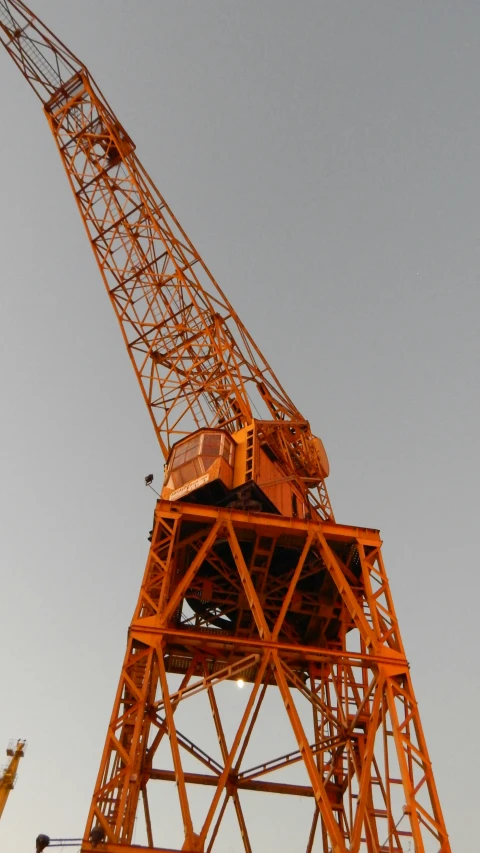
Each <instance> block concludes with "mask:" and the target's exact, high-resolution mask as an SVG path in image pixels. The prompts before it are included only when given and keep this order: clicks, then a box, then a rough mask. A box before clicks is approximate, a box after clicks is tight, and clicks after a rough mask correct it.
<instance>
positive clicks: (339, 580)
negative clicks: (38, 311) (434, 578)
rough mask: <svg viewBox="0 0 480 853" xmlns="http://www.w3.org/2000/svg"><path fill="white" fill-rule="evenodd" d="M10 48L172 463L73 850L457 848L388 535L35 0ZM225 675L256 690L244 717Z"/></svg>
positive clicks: (6, 9)
mask: <svg viewBox="0 0 480 853" xmlns="http://www.w3.org/2000/svg"><path fill="white" fill-rule="evenodd" d="M0 39H1V41H2V43H3V45H4V47H5V49H6V50H7V52H8V53H9V54H10V56H11V58H12V59H13V61H14V62H15V63H16V65H17V66H18V68H19V69H20V71H21V73H22V74H23V75H24V77H25V78H26V80H27V82H28V83H29V84H30V86H31V87H32V89H33V90H34V91H35V93H36V95H37V96H38V98H39V99H40V101H41V103H42V105H43V110H44V114H45V117H46V119H47V121H48V123H49V126H50V130H51V132H52V135H53V137H54V139H55V141H56V144H57V147H58V151H59V154H60V157H61V160H62V162H63V165H64V168H65V171H66V174H67V178H68V180H69V182H70V186H71V189H72V191H73V194H74V198H75V201H76V203H77V206H78V209H79V212H80V216H81V218H82V221H83V224H84V226H85V229H86V232H87V236H88V239H89V242H90V245H91V247H92V250H93V252H94V255H95V258H96V261H97V264H98V267H99V270H100V274H101V276H102V278H103V281H104V284H105V287H106V290H107V293H108V296H109V298H110V301H111V304H112V307H113V309H114V311H115V314H116V316H117V319H118V322H119V324H120V328H121V331H122V334H123V338H124V341H125V345H126V347H127V350H128V352H129V355H130V358H131V361H132V364H133V367H134V370H135V373H136V375H137V378H138V381H139V384H140V388H141V391H142V394H143V397H144V400H145V403H146V405H147V408H148V411H149V414H150V417H151V419H152V422H153V425H154V429H155V433H156V435H157V438H158V441H159V444H160V448H161V450H162V453H163V455H164V458H165V480H164V483H163V487H162V489H161V494H160V498H159V500H158V501H157V504H156V508H155V516H154V525H153V530H152V533H151V539H150V541H151V545H150V550H149V554H148V558H147V564H146V568H145V573H144V577H143V581H142V584H141V590H140V595H139V599H138V603H137V605H136V608H135V611H134V615H133V619H132V622H131V624H130V629H129V633H128V642H127V650H126V655H125V659H124V663H123V666H122V670H121V674H120V680H119V685H118V690H117V693H116V696H115V700H114V705H113V710H112V715H111V718H110V723H109V726H108V731H107V737H106V741H105V747H104V751H103V755H102V757H101V761H100V768H99V772H98V776H97V781H96V784H95V788H94V792H93V797H92V801H91V805H90V810H89V814H88V819H87V824H86V828H85V834H84V839H83V842H82V848H81V849H82V853H89V851H93V850H95V849H98V848H101V849H102V850H104V851H106V853H120V851H123V850H129V851H132V853H140V851H144V850H145V849H148V850H151V851H157V853H165V851H166V850H167V848H168V850H169V851H170V853H172V851H173V852H174V851H180V850H182V851H188V853H209V852H210V851H215V850H217V851H220V850H225V849H226V845H227V842H228V843H230V841H228V839H231V838H233V836H232V833H233V832H234V831H236V832H237V835H238V842H237V846H238V847H239V849H240V848H241V849H244V850H245V851H246V853H252V851H253V849H254V848H256V849H257V850H258V849H265V838H268V837H270V836H269V833H271V827H272V824H271V819H270V818H269V817H268V815H269V814H271V812H269V810H268V808H265V807H264V805H265V804H267V802H268V803H271V802H275V803H277V804H278V808H277V809H276V811H275V824H276V825H277V824H278V825H279V826H280V825H281V822H282V819H283V820H286V821H287V829H288V827H289V826H290V825H291V822H292V820H293V821H294V822H295V842H294V845H293V847H294V849H295V851H300V850H305V851H306V853H313V851H314V850H315V851H317V850H321V851H322V853H332V852H333V853H347V851H350V853H407V851H413V850H415V851H416V853H450V844H449V840H448V835H447V831H446V828H445V823H444V819H443V815H442V811H441V807H440V802H439V798H438V794H437V790H436V786H435V780H434V776H433V772H432V768H431V763H430V759H429V756H428V752H427V746H426V742H425V738H424V734H423V729H422V725H421V722H420V716H419V712H418V707H417V703H416V700H415V696H414V691H413V687H412V682H411V678H410V672H409V666H408V662H407V659H406V657H405V650H404V647H403V644H402V639H401V635H400V629H399V625H398V621H397V617H396V614H395V609H394V605H393V601H392V597H391V593H390V588H389V584H388V578H387V574H386V571H385V567H384V563H383V560H382V556H381V544H382V543H381V539H380V535H379V533H378V531H377V530H375V529H366V528H359V527H352V526H347V525H342V524H339V523H337V522H336V521H335V519H334V516H333V512H332V508H331V504H330V500H329V497H328V492H327V488H326V485H325V480H326V478H327V476H328V473H329V466H328V461H327V456H326V453H325V450H324V448H323V445H322V442H321V441H320V439H318V438H317V437H316V436H315V435H314V434H313V432H312V430H311V428H310V425H309V423H308V421H307V420H306V419H305V418H304V417H303V415H302V414H301V413H300V412H299V411H298V409H297V408H296V407H295V405H294V404H293V402H292V401H291V399H290V397H289V396H288V395H287V393H286V392H285V391H284V389H283V388H282V386H281V385H280V383H279V382H278V380H277V378H276V376H275V374H274V373H273V371H272V370H271V368H270V367H269V365H268V364H267V362H266V360H265V359H264V357H263V356H262V354H261V352H260V350H259V349H258V347H257V346H256V344H255V343H254V341H253V340H252V338H251V337H250V335H249V334H248V332H247V330H246V328H245V327H244V325H243V324H242V323H241V321H240V320H239V318H238V316H237V315H236V313H235V311H234V309H233V308H232V306H231V305H230V303H229V301H228V300H227V298H226V297H225V295H224V294H223V292H222V291H221V290H220V288H219V286H218V285H217V283H216V282H215V280H214V279H213V277H212V275H211V273H210V272H209V270H208V268H207V266H206V265H205V263H204V262H203V260H202V258H201V257H200V255H199V253H198V252H197V251H196V249H195V248H194V246H193V245H192V243H191V242H190V240H189V238H188V237H187V235H186V234H185V232H184V231H183V229H182V228H181V226H180V225H179V223H178V221H177V220H176V219H175V217H174V215H173V213H172V211H171V210H170V208H169V207H168V205H167V203H166V201H165V200H164V199H163V197H162V196H161V194H160V193H159V191H158V190H157V188H156V187H155V185H154V184H153V182H152V180H151V179H150V177H149V176H148V175H147V173H146V171H145V169H144V168H143V167H142V165H141V163H140V161H139V159H138V157H137V155H136V152H135V145H134V143H133V141H132V139H131V137H130V136H129V134H128V133H127V131H126V130H125V129H124V128H123V126H122V125H121V123H120V122H119V120H118V119H117V117H116V116H115V114H114V112H113V111H112V109H111V108H110V106H109V105H108V103H107V101H106V100H105V98H104V96H103V95H102V93H101V92H100V90H99V88H98V86H97V85H96V84H95V82H94V81H93V79H92V77H91V75H90V73H89V72H88V70H87V68H86V67H85V66H84V65H83V63H82V62H81V61H80V60H78V59H77V58H76V57H75V56H74V54H73V53H71V51H70V50H69V49H68V48H67V47H65V46H64V45H63V44H62V43H61V42H60V41H59V40H58V39H57V38H56V37H55V36H54V35H53V33H51V32H50V31H49V30H48V29H47V28H46V27H45V26H44V25H43V24H42V23H41V22H40V21H39V20H38V18H37V17H36V16H35V15H34V14H33V13H32V12H31V11H30V10H29V9H28V8H27V7H26V6H25V4H24V3H22V2H20V0H0ZM150 481H151V478H150V477H149V478H147V482H150ZM232 682H233V683H235V682H237V683H238V684H246V685H248V689H247V690H246V691H244V693H243V694H237V695H238V696H239V697H240V695H242V696H244V697H245V702H244V703H243V704H242V708H241V714H240V715H239V719H236V720H235V721H232V719H231V715H230V713H229V712H228V711H227V713H225V706H224V705H223V704H222V703H223V701H224V697H225V695H226V693H225V691H227V693H228V690H229V683H230V686H231V683H232ZM232 689H233V687H232ZM271 701H276V702H277V703H278V707H279V709H281V711H282V713H283V721H284V726H285V727H286V728H285V731H287V730H288V737H286V736H285V738H284V736H283V735H282V734H279V735H278V736H275V731H274V729H275V727H274V726H273V722H274V721H273V719H272V717H271V711H269V708H271V707H272V706H271V704H269V703H270V702H271ZM227 704H228V703H227ZM263 716H265V718H266V719H265V720H263V719H262V717H263ZM207 718H208V720H209V721H210V725H211V732H210V731H209V732H207V730H206V729H207V727H206V726H205V720H206V719H207ZM211 733H213V735H214V738H213V743H212V737H211ZM272 742H274V743H275V751H274V753H273V754H270V753H269V752H268V750H269V749H272ZM253 744H256V746H255V747H253V746H252V745H253ZM291 744H293V747H292V746H291ZM252 750H253V754H252ZM262 750H265V751H266V753H267V754H265V753H263V752H262ZM155 785H157V786H158V788H160V789H162V791H167V790H168V786H171V793H170V794H165V796H163V797H160V799H159V797H158V793H157V792H158V788H157V790H156V789H155ZM267 795H268V796H267ZM272 798H273V799H272ZM299 803H302V804H303V805H305V804H307V806H308V810H309V817H308V818H306V817H305V814H306V812H305V809H304V808H303V805H302V809H301V815H302V817H301V818H300V817H298V814H300V811H299V810H300V805H299ZM253 804H255V806H254V807H253ZM141 806H142V807H141ZM174 807H175V808H177V809H178V816H179V819H178V821H177V822H175V818H174ZM252 809H253V811H252ZM262 819H263V822H264V827H263V830H262V832H263V835H261V836H260V838H263V841H258V839H256V837H255V834H256V833H258V824H259V822H261V821H262ZM135 829H136V831H137V832H138V833H142V838H143V839H144V841H145V843H146V845H147V848H145V846H141V845H139V844H138V843H137V842H136V841H135V840H134V831H135ZM172 835H173V836H175V838H174V840H173V841H172V840H171V836H172ZM288 849H292V845H290V846H288Z"/></svg>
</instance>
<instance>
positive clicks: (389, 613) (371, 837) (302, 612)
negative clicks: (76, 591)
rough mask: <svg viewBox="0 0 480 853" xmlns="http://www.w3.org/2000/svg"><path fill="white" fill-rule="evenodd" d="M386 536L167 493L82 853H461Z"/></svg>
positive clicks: (160, 508)
mask: <svg viewBox="0 0 480 853" xmlns="http://www.w3.org/2000/svg"><path fill="white" fill-rule="evenodd" d="M380 546H381V540H380V537H379V534H378V532H377V531H375V530H369V529H364V528H355V527H348V526H342V525H339V524H334V523H329V522H320V521H316V520H299V519H295V518H285V517H283V516H279V515H272V514H265V513H248V512H243V511H241V510H231V509H220V508H218V507H205V506H198V505H193V504H186V503H185V504H183V503H176V504H173V505H172V504H170V503H169V502H167V501H159V502H158V504H157V508H156V511H155V524H154V529H153V533H152V541H151V548H150V552H149V556H148V560H147V566H146V570H145V575H144V579H143V583H142V587H141V591H140V596H139V600H138V604H137V607H136V610H135V613H134V617H133V619H132V623H131V625H130V631H129V637H128V645H127V652H126V657H125V660H124V664H123V668H122V673H121V677H120V683H119V687H118V691H117V695H116V698H115V703H114V708H113V713H112V717H111V720H110V725H109V729H108V734H107V739H106V744H105V749H104V752H103V756H102V761H101V766H100V772H99V775H98V779H97V784H96V788H95V792H94V796H93V800H92V805H91V809H90V814H89V818H88V823H87V828H86V834H85V838H89V836H90V832H91V830H92V828H94V827H102V828H103V830H104V833H105V843H102V844H100V845H98V846H97V847H95V848H94V847H92V846H91V844H90V843H89V842H84V844H83V846H82V851H83V853H87V851H88V853H90V851H92V853H93V851H94V850H102V851H104V853H120V851H123V850H129V851H131V853H144V851H145V850H151V851H157V853H173V852H174V853H180V851H184V853H185V851H188V853H210V851H219V853H220V851H224V852H225V851H228V850H229V849H232V850H237V849H242V850H245V851H246V853H253V851H254V850H255V851H257V853H268V851H273V850H276V849H278V848H280V847H281V845H282V844H285V845H286V846H287V847H288V849H292V850H295V853H300V851H305V853H316V851H320V853H329V851H334V852H335V853H347V851H349V852H350V851H358V853H403V851H404V852H405V853H407V851H408V850H415V851H416V853H438V851H439V850H440V851H441V853H450V846H449V842H448V837H447V833H446V830H445V826H444V822H443V817H442V813H441V810H440V805H439V802H438V797H437V792H436V789H435V784H434V780H433V775H432V771H431V766H430V761H429V758H428V754H427V748H426V744H425V740H424V736H423V731H422V727H421V723H420V718H419V714H418V708H417V705H416V702H415V697H414V694H413V688H412V684H411V680H410V674H409V669H408V664H407V661H406V659H405V654H404V650H403V646H402V641H401V637H400V632H399V627H398V622H397V618H396V615H395V611H394V607H393V602H392V599H391V594H390V589H389V585H388V580H387V576H386V573H385V569H384V565H383V561H382V557H381V550H380ZM267 794H268V796H265V795H267ZM139 844H140V846H138V845H139ZM142 845H143V846H142ZM159 845H160V846H159ZM162 845H163V846H162Z"/></svg>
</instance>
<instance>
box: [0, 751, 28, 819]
mask: <svg viewBox="0 0 480 853" xmlns="http://www.w3.org/2000/svg"><path fill="white" fill-rule="evenodd" d="M26 745H27V742H26V740H17V741H10V743H9V744H8V747H7V755H8V757H9V759H10V761H9V762H8V764H7V766H6V767H5V768H4V769H3V771H2V772H1V773H0V817H1V816H2V813H3V810H4V808H5V806H6V804H7V800H8V796H9V794H10V791H11V790H12V789H13V787H14V785H15V779H16V777H17V771H18V765H19V764H20V759H21V758H23V756H24V755H25V747H26Z"/></svg>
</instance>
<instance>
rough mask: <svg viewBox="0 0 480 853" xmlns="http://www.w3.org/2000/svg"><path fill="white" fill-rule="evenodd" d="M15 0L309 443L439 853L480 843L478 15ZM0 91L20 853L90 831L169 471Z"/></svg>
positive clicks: (117, 339) (5, 457)
mask: <svg viewBox="0 0 480 853" xmlns="http://www.w3.org/2000/svg"><path fill="white" fill-rule="evenodd" d="M31 2H32V6H34V10H35V11H37V12H38V13H39V15H40V17H42V18H43V20H44V21H45V23H47V25H49V26H50V27H51V28H52V29H53V30H54V32H55V33H56V34H57V35H58V36H59V37H60V38H61V39H62V40H63V41H65V42H66V43H67V44H68V46H69V47H70V48H71V49H72V50H73V51H74V52H75V53H77V55H79V56H80V57H81V58H82V59H83V60H84V61H85V62H86V63H87V65H88V66H89V67H90V70H91V71H92V73H93V75H94V76H95V78H96V79H97V81H98V82H99V84H100V86H101V88H102V90H103V91H104V92H105V94H106V96H107V98H108V100H109V101H110V103H111V104H112V106H113V108H114V109H115V110H116V112H117V113H118V115H119V117H120V119H121V121H122V122H123V124H124V125H125V126H126V128H127V129H128V130H129V132H130V134H131V135H132V136H133V138H134V139H135V141H136V143H137V150H138V153H139V155H140V157H141V158H142V159H143V162H144V164H145V165H146V167H147V168H148V169H149V171H150V172H151V174H152V176H153V178H154V179H155V180H156V182H157V183H158V185H159V187H160V189H161V191H162V192H163V194H164V195H165V196H166V198H167V199H168V201H169V203H170V204H171V206H172V208H173V210H174V211H175V213H176V215H177V216H178V218H179V219H180V221H181V222H182V225H183V226H184V227H185V229H186V230H187V232H188V233H189V235H190V237H191V238H192V240H193V242H194V243H195V245H196V246H197V248H198V249H199V250H200V251H201V253H202V254H203V256H204V258H205V261H206V262H207V264H208V265H209V267H210V268H211V269H212V271H213V273H214V275H215V276H216V277H217V279H218V281H219V282H220V285H221V286H222V287H223V289H224V290H225V292H226V294H227V296H228V297H229V298H230V299H231V301H232V302H233V303H234V305H235V307H236V308H237V310H238V312H239V314H240V316H241V318H242V320H243V321H244V322H245V323H246V325H247V326H248V328H249V330H250V332H251V333H252V334H253V336H254V338H255V339H256V340H257V342H258V343H259V344H260V346H261V348H262V350H263V351H264V353H265V355H266V356H267V358H268V359H269V361H270V362H271V364H272V366H273V368H274V370H275V371H276V372H277V374H278V375H279V377H280V380H281V381H282V383H283V384H284V386H285V387H286V389H287V391H289V392H290V394H291V395H292V397H293V398H294V400H295V403H296V405H297V406H298V407H299V408H300V410H301V411H302V412H303V413H304V414H305V415H306V416H307V417H308V418H309V419H310V421H311V423H312V426H313V428H314V430H315V431H316V432H317V433H318V434H320V435H321V436H322V438H323V440H324V442H325V445H326V447H327V451H328V454H329V458H330V464H331V477H330V481H329V486H330V495H331V498H332V501H333V504H334V508H335V512H336V516H337V519H338V520H339V521H345V522H346V523H352V524H359V525H369V526H372V527H379V528H380V529H381V531H382V535H383V538H384V542H385V545H384V556H385V559H386V563H387V566H388V570H389V575H390V581H391V586H392V589H393V593H394V596H395V601H396V606H397V610H398V614H399V617H400V624H401V627H402V632H403V638H404V642H405V645H406V648H407V654H408V657H409V659H410V661H411V666H412V675H413V679H414V685H415V689H416V693H417V698H418V700H419V704H420V710H421V715H422V721H423V724H424V728H425V732H426V736H427V741H428V745H429V750H430V755H431V758H432V761H433V766H434V770H435V774H436V781H437V785H438V788H439V793H440V797H441V801H442V805H443V809H444V813H445V818H446V821H447V825H448V828H449V831H450V834H451V840H452V849H454V850H459V851H460V850H461V851H462V853H478V833H477V832H476V829H475V828H476V822H477V821H476V818H477V812H478V778H477V773H476V766H477V764H478V763H479V762H480V746H479V743H478V738H476V737H475V736H474V731H475V726H476V723H477V714H478V705H479V702H480V676H479V667H478V662H477V656H476V652H477V647H478V641H479V633H480V629H479V624H478V615H477V614H478V600H479V593H480V581H479V576H478V571H477V547H476V528H477V525H478V521H477V519H478V512H479V502H478V482H479V479H480V471H479V467H480V466H479V453H478V433H479V426H480V424H479V413H480V406H479V400H478V373H479V345H478V337H477V334H478V333H477V329H478V310H479V307H480V306H479V302H480V297H479V294H480V288H479V285H478V282H479V274H480V249H479V246H480V243H479V233H480V228H479V219H480V172H479V168H478V162H479V157H478V152H479V148H480V117H479V116H480V114H479V110H478V79H479V75H480V50H479V47H480V45H479V41H480V7H479V5H478V4H477V3H475V2H461V0H460V2H455V3H454V2H453V0H450V2H444V0H424V2H422V3H418V2H416V0H406V2H403V3H398V2H393V0H390V2H380V0H357V2H342V0H337V2H335V3H331V2H323V0H321V2H318V0H315V2H313V0H311V1H310V0H308V2H307V0H303V2H300V3H294V2H286V0H262V2H261V3H258V2H254V0H244V2H242V3H234V2H231V0H228V2H227V0H222V2H213V0H209V2H206V3H195V2H193V0H184V2H180V3H174V2H172V0H170V2H165V0H137V2H133V0H115V2H113V0H110V2H106V1H105V0H104V2H102V3H98V0H82V2H81V3H73V2H71V0H31ZM0 109H1V131H2V132H1V137H0V138H1V151H2V156H1V161H0V170H1V178H0V193H1V204H0V241H1V253H2V265H1V281H0V306H1V311H0V350H1V359H0V371H1V377H0V381H1V388H2V417H1V419H0V448H1V451H0V454H1V457H0V476H1V481H2V489H1V493H0V501H1V505H0V517H1V526H2V535H1V540H0V560H1V578H2V590H3V594H2V599H1V619H2V636H3V642H2V647H1V652H0V654H1V670H0V671H1V673H2V680H3V701H2V703H1V705H0V748H2V749H3V743H5V746H6V743H7V740H8V738H9V737H27V738H28V740H29V749H28V751H27V756H26V758H25V759H24V761H23V765H22V766H21V771H20V776H19V780H18V785H17V788H16V790H15V791H14V792H13V794H12V796H11V799H10V801H9V803H8V806H7V809H6V811H5V814H4V817H3V819H2V822H1V826H0V839H1V842H0V843H1V846H2V849H6V850H7V849H8V850H9V851H11V853H21V851H29V850H32V849H33V840H34V838H35V836H36V834H37V833H38V832H39V831H44V832H48V833H49V834H51V835H80V834H81V833H82V831H83V827H84V823H85V818H86V813H87V809H88V805H89V801H90V797H91V794H92V790H93V784H94V779H95V775H96V772H97V768H98V763H99V760H100V755H101V750H102V747H103V741H104V737H105V733H106V728H107V724H108V718H109V715H110V711H111V706H112V702H113V698H114V691H115V689H116V685H117V680H118V675H119V671H120V665H121V661H122V658H123V653H124V648H125V640H126V630H127V626H128V622H129V619H130V617H131V613H132V610H133V607H134V604H135V601H136V596H137V593H138V587H139V583H140V579H141V575H142V572H143V567H144V563H145V558H146V554H147V546H148V542H147V541H146V535H147V532H148V530H149V529H150V522H151V513H152V510H153V495H152V494H151V492H148V491H147V490H146V489H145V488H144V486H143V476H144V475H145V474H147V473H149V472H150V471H154V472H155V473H156V475H157V478H159V477H160V474H161V470H162V460H161V458H160V454H159V449H158V447H157V445H156V443H155V439H154V435H153V431H152V429H151V425H150V420H149V417H148V415H147V412H146V409H145V407H144V404H143V402H142V399H141V397H140V394H139V391H138V389H137V386H136V380H135V378H134V376H133V372H132V371H131V367H130V364H129V360H128V357H127V355H126V353H125V352H124V349H123V343H122V340H121V336H120V333H119V330H118V328H117V326H116V322H115V320H114V317H113V313H112V311H111V308H110V305H109V303H108V300H107V298H106V296H105V294H104V291H103V286H102V284H101V281H100V278H99V275H98V273H97V270H96V268H95V266H94V262H93V257H91V254H90V250H89V247H88V245H87V242H86V238H85V236H84V232H83V228H82V226H81V223H80V221H79V218H78V213H77V211H76V208H75V205H74V202H73V199H72V198H71V196H70V190H69V187H68V185H67V181H66V179H65V176H64V174H63V170H62V167H61V164H60V162H59V160H58V155H57V153H56V151H55V147H54V143H53V140H52V139H51V137H50V134H49V131H48V127H47V124H46V122H45V119H44V118H43V115H42V111H41V108H40V105H39V103H38V102H37V101H36V99H35V97H34V95H33V93H31V92H30V90H29V87H28V86H27V84H26V83H25V81H24V80H23V79H22V78H21V76H20V74H19V72H18V70H17V69H16V68H15V67H14V65H13V63H12V62H11V60H9V58H8V56H7V55H6V54H5V53H0ZM264 843H265V846H264V847H263V851H264V853H269V851H270V847H269V846H268V845H269V842H268V841H265V842H264ZM271 849H272V850H273V847H272V848H271ZM275 849H276V850H278V853H287V851H288V853H291V851H292V845H291V840H290V841H288V840H286V841H285V842H284V846H283V847H282V842H281V841H278V842H277V846H276V847H275ZM229 853H230V851H229ZM232 853H237V851H236V849H234V848H232Z"/></svg>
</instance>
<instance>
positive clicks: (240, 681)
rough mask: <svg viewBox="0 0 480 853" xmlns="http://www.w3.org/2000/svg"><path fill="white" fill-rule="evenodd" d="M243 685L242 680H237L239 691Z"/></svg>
mask: <svg viewBox="0 0 480 853" xmlns="http://www.w3.org/2000/svg"><path fill="white" fill-rule="evenodd" d="M244 684H245V682H244V680H243V678H239V679H238V681H237V687H240V689H241V688H242V687H243V685H244Z"/></svg>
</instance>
